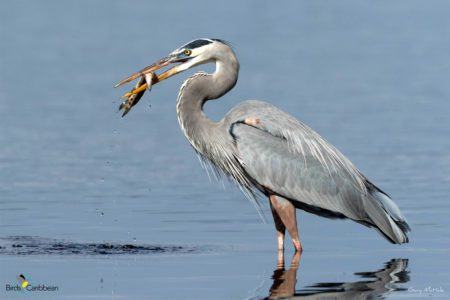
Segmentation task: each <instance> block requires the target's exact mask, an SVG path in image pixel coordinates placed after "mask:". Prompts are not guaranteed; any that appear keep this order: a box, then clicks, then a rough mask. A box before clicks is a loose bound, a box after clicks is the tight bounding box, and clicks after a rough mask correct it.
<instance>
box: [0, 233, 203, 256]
mask: <svg viewBox="0 0 450 300" xmlns="http://www.w3.org/2000/svg"><path fill="white" fill-rule="evenodd" d="M206 248H207V247H206V246H205V247H195V246H176V245H148V244H142V245H138V244H134V243H133V244H120V243H109V242H102V243H98V242H74V241H68V240H57V239H49V238H44V237H38V236H9V237H4V238H0V255H127V254H138V255H142V254H147V255H149V254H164V253H166V254H167V253H177V254H187V253H197V252H204V251H205V250H207V249H206Z"/></svg>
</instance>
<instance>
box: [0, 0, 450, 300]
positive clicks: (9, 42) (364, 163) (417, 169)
mask: <svg viewBox="0 0 450 300" xmlns="http://www.w3.org/2000/svg"><path fill="white" fill-rule="evenodd" d="M448 11H450V4H449V3H448V2H445V1H433V2H424V1H396V2H395V3H391V2H388V1H379V2H377V3H371V2H369V1H339V2H334V1H322V2H315V1H314V2H313V1H296V2H294V1H291V2H286V3H284V4H280V3H277V4H276V5H275V4H273V3H269V2H267V3H266V2H261V1H247V2H245V3H243V4H240V5H238V6H237V5H235V4H230V3H228V2H222V3H218V2H198V1H187V2H186V1H175V2H172V1H171V2H170V3H163V2H162V1H142V2H139V1H138V2H133V3H125V2H122V1H108V2H106V1H77V2H76V3H75V2H65V3H62V2H60V1H44V2H29V1H28V2H25V1H3V2H2V3H1V4H0V20H1V21H0V24H1V26H0V40H1V44H0V67H1V68H0V101H1V105H0V126H1V128H2V132H1V134H0V195H1V196H0V247H1V248H0V299H22V298H23V297H24V296H22V295H21V294H20V293H19V292H12V291H6V289H5V288H6V285H7V284H10V285H15V284H16V282H17V280H16V276H17V275H19V274H24V275H25V277H27V278H28V279H29V280H30V281H31V282H32V283H33V284H34V285H37V284H45V285H49V286H58V291H57V292H30V293H29V295H27V297H33V298H38V299H66V298H67V299H81V298H93V299H98V298H123V299H264V298H270V299H272V298H276V297H282V296H287V295H294V294H295V295H296V296H295V297H305V298H308V297H309V298H311V299H320V298H321V297H325V296H329V297H336V298H339V297H341V298H352V297H361V298H364V297H366V298H369V297H376V296H382V297H387V298H405V299H409V298H425V297H433V298H435V299H439V298H441V299H445V298H449V297H450V284H449V278H450V271H449V267H450V262H449V253H450V221H449V219H448V214H449V210H450V204H449V196H448V194H449V192H450V172H449V170H450V152H449V149H450V117H449V115H450V100H449V99H450V85H449V78H450V76H449V74H450V55H449V53H450V40H449V39H448V37H449V36H450V19H449V18H448ZM197 37H217V38H222V39H225V40H229V41H230V42H231V44H232V45H233V46H234V48H235V51H236V53H237V55H238V58H239V60H240V62H241V72H240V78H239V82H238V84H237V85H236V87H235V89H233V90H232V91H231V92H230V93H229V94H227V95H226V96H225V97H224V98H223V99H221V100H219V101H214V102H213V103H209V104H207V105H206V112H207V114H208V116H210V117H211V118H212V119H213V120H219V119H220V118H221V117H222V116H223V115H224V114H225V113H226V112H227V111H228V110H229V109H230V108H231V107H233V106H234V105H236V104H237V103H239V102H240V101H243V100H245V99H260V100H265V101H268V102H271V103H273V104H275V105H277V106H278V107H280V108H281V109H283V110H285V111H287V112H289V113H291V114H292V115H294V116H295V117H297V118H299V119H300V120H302V121H303V122H305V123H306V124H308V125H309V126H311V127H312V128H314V129H315V130H316V131H318V132H319V133H320V134H321V135H323V136H324V137H325V138H326V139H328V140H329V141H330V142H332V143H333V144H334V145H336V146H337V147H338V148H339V149H340V150H341V151H342V152H343V153H344V154H345V155H347V156H348V157H349V158H350V159H351V160H352V161H353V162H354V163H355V164H356V166H358V168H360V170H361V171H362V172H363V173H364V174H365V175H366V176H367V177H368V178H369V179H370V180H371V181H373V182H374V183H376V184H377V185H378V186H380V187H381V188H382V189H383V190H385V191H386V192H387V193H388V194H390V195H391V196H392V198H393V199H395V201H396V202H397V203H398V204H399V206H400V207H401V209H402V210H403V212H404V214H405V215H406V217H407V219H408V220H409V223H410V224H411V227H412V232H411V234H410V240H411V242H410V243H409V244H407V245H403V246H396V245H391V244H389V243H387V242H386V241H385V240H384V239H383V238H381V237H380V236H379V235H378V234H377V233H376V232H375V231H374V230H370V229H367V228H365V227H363V226H360V225H358V224H356V223H353V222H350V221H332V220H327V219H323V218H320V217H316V216H313V215H310V214H307V213H304V212H302V211H299V212H298V214H297V217H298V219H299V230H300V236H301V239H302V243H303V246H304V248H305V251H304V253H303V254H302V256H301V258H300V257H297V256H294V252H293V248H292V246H291V245H290V244H289V245H288V249H287V250H286V253H285V257H281V256H279V254H278V252H277V250H276V234H275V230H274V226H273V224H272V221H271V215H270V209H269V207H268V205H267V203H266V201H265V199H262V202H263V209H264V212H265V215H266V219H267V220H268V221H267V223H264V222H263V221H262V220H261V218H260V217H259V216H258V214H257V212H256V210H255V209H254V208H253V207H252V205H251V204H250V203H249V202H248V201H247V200H246V199H245V197H244V196H243V195H242V194H241V193H240V192H239V191H238V190H237V189H236V188H235V187H233V186H232V185H230V184H229V183H227V182H226V181H225V182H223V183H221V182H219V183H217V182H215V180H214V179H213V180H211V181H212V182H210V180H209V179H208V176H207V175H206V173H205V172H204V170H203V169H202V168H201V167H200V165H199V163H198V160H197V158H196V156H195V153H194V151H193V150H192V149H191V148H190V146H189V145H188V142H187V141H186V139H185V138H184V136H183V135H182V133H181V131H180V129H179V126H178V123H177V120H176V113H175V100H176V96H177V93H178V88H179V86H180V84H181V82H182V81H183V79H184V78H186V76H187V75H188V74H182V75H179V76H177V77H175V78H172V79H171V80H167V81H165V82H164V83H163V84H161V85H158V86H156V87H155V88H154V90H153V91H152V93H151V94H146V95H144V98H143V99H142V100H141V102H140V103H139V104H138V105H137V106H136V107H134V108H133V110H132V111H131V112H130V113H129V114H128V115H127V117H126V118H124V119H122V118H121V117H120V114H118V113H117V108H118V105H119V104H120V100H119V96H120V95H121V94H122V93H124V92H126V91H128V89H130V87H131V85H127V86H125V87H123V88H120V89H113V88H112V86H113V85H114V84H115V83H117V82H118V81H120V80H122V79H123V78H124V77H126V76H128V75H130V74H131V73H133V72H135V71H137V70H139V69H141V68H142V67H144V66H146V65H148V64H150V63H152V62H153V61H155V60H157V59H159V58H161V57H163V56H165V55H167V54H168V53H169V52H171V51H172V50H173V49H175V48H177V47H178V46H180V45H181V44H183V43H185V42H187V41H190V40H192V39H194V38H197ZM203 69H204V70H206V71H212V70H213V68H212V66H204V68H203ZM283 262H284V264H283Z"/></svg>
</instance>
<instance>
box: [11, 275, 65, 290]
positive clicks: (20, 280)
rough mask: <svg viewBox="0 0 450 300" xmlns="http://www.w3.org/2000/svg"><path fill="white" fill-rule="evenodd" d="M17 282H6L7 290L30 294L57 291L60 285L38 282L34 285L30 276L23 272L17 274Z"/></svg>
mask: <svg viewBox="0 0 450 300" xmlns="http://www.w3.org/2000/svg"><path fill="white" fill-rule="evenodd" d="M16 279H17V283H16V284H6V286H5V290H6V291H7V292H19V293H21V294H28V293H30V292H57V291H58V290H59V287H58V286H55V285H45V284H38V285H34V284H33V282H32V281H31V279H30V278H29V277H25V276H24V275H23V274H20V275H17V276H16Z"/></svg>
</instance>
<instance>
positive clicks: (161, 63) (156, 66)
mask: <svg viewBox="0 0 450 300" xmlns="http://www.w3.org/2000/svg"><path fill="white" fill-rule="evenodd" d="M170 63H171V61H170V59H169V57H165V58H163V59H160V60H159V61H157V62H155V63H154V64H152V65H150V66H148V67H146V68H144V69H142V70H140V71H139V72H137V73H136V74H133V75H131V76H129V77H127V78H125V79H124V80H122V81H121V82H119V83H118V84H116V85H115V86H114V87H118V86H121V85H122V84H124V83H127V82H129V81H131V80H133V79H136V78H138V77H141V76H143V75H145V74H147V73H150V72H154V71H156V70H158V69H161V68H162V67H165V66H167V65H168V64H170Z"/></svg>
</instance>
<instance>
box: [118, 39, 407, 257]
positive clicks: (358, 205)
mask: <svg viewBox="0 0 450 300" xmlns="http://www.w3.org/2000/svg"><path fill="white" fill-rule="evenodd" d="M210 62H212V63H215V64H216V70H215V72H214V73H212V74H208V73H205V72H197V73H195V74H194V75H192V76H190V77H189V78H188V79H186V80H185V81H184V82H183V84H182V85H181V88H180V92H179V94H178V99H177V114H178V121H179V123H180V126H181V129H182V130H183V132H184V134H185V135H186V138H187V139H188V141H189V142H190V143H191V145H192V146H193V147H194V149H195V151H197V153H199V154H200V155H201V157H202V158H204V159H205V160H206V161H208V162H210V163H211V164H212V165H213V166H214V167H216V168H217V169H218V170H221V171H222V172H223V173H224V174H226V175H227V176H228V177H229V178H231V179H232V180H234V181H235V182H236V183H237V184H238V185H239V186H240V187H241V188H242V189H243V190H244V191H246V192H248V193H249V194H250V195H254V194H255V192H257V191H259V192H261V193H263V194H264V195H266V196H267V197H269V199H270V206H271V210H272V214H273V218H274V221H275V227H276V230H277V234H278V248H279V249H284V234H285V230H286V229H287V230H288V232H289V234H290V236H291V238H292V241H293V242H294V245H295V248H296V250H297V251H302V247H301V244H300V240H299V237H298V232H297V220H296V215H295V208H299V209H303V210H305V211H308V212H311V213H314V214H317V215H320V216H324V217H328V218H349V219H352V220H354V221H356V222H358V223H361V224H363V225H366V226H369V227H373V228H375V229H376V230H378V232H380V233H381V234H382V235H383V236H384V237H385V238H386V239H387V240H389V241H390V242H392V243H395V244H402V243H406V242H408V237H407V235H406V232H407V231H409V226H408V223H407V221H406V219H405V218H404V216H403V215H402V213H401V212H400V209H399V208H398V206H397V205H396V204H395V203H394V202H393V201H392V199H391V198H390V197H389V196H388V195H387V194H386V193H384V192H383V191H381V190H380V189H379V188H378V187H376V186H375V185H374V184H372V183H371V182H370V181H369V180H368V179H367V178H366V177H364V175H362V174H361V173H360V172H359V171H358V169H356V167H355V166H354V165H353V164H352V163H351V162H350V161H349V160H348V159H347V158H346V157H345V156H344V155H343V154H341V152H339V151H338V150H337V149H336V148H335V147H333V146H332V145H331V144H330V143H328V142H327V141H326V140H325V139H324V138H322V137H321V136H320V135H319V134H317V133H316V132H315V131H313V130H312V129H311V128H309V127H308V126H306V125H305V124H303V123H302V122H300V121H298V120H296V119H295V118H294V117H292V116H290V115H288V114H286V113H285V112H283V111H281V110H279V109H278V108H276V107H274V106H272V105H271V104H268V103H265V102H261V101H253V100H252V101H245V102H242V103H240V104H239V105H237V106H236V107H234V108H233V109H232V110H231V111H230V112H228V114H227V115H226V116H225V117H224V118H223V119H222V120H220V121H219V122H213V121H211V120H209V119H208V118H207V117H206V115H205V114H204V112H203V105H204V104H205V102H206V101H208V100H212V99H217V98H219V97H221V96H222V95H224V94H225V93H227V92H228V91H229V90H231V89H232V88H233V87H234V85H235V84H236V81H237V78H238V71H239V62H238V60H237V59H236V56H235V54H234V52H233V50H232V49H231V47H230V46H229V45H228V44H227V43H226V42H224V41H222V40H218V39H205V38H202V39H197V40H194V41H191V42H189V43H187V44H185V45H183V46H181V47H180V48H178V49H176V50H175V51H173V52H172V53H170V54H169V56H167V57H166V58H163V59H161V60H159V61H158V62H156V63H154V64H153V65H151V66H149V67H147V68H145V69H143V70H141V71H139V72H137V73H136V74H134V75H132V76H130V77H128V78H126V79H125V80H123V81H122V82H120V83H119V84H117V85H116V87H117V86H119V85H121V84H123V83H125V82H128V81H131V80H133V79H136V78H138V77H141V82H142V83H143V84H142V85H141V86H140V87H139V88H137V89H135V90H133V91H132V92H131V93H128V94H127V95H125V96H130V95H132V94H138V93H139V92H141V93H142V92H143V91H144V90H145V89H146V88H147V87H149V88H150V87H151V86H152V84H154V83H157V82H160V81H162V80H164V79H167V78H169V77H171V76H173V75H175V74H177V73H180V72H182V71H185V70H187V69H189V68H192V67H195V66H197V65H200V64H205V63H210ZM172 63H179V64H178V65H176V66H174V67H172V68H171V69H169V70H167V71H165V72H164V73H162V74H161V75H159V76H156V75H155V74H154V71H156V70H158V69H160V68H162V67H165V66H167V65H169V64H172ZM150 75H151V76H150ZM144 77H145V79H146V82H147V83H144V81H143V79H142V78H144Z"/></svg>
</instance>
